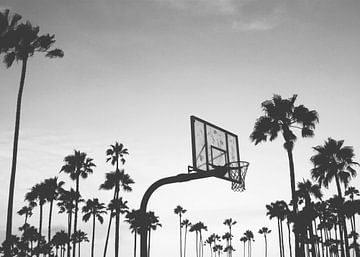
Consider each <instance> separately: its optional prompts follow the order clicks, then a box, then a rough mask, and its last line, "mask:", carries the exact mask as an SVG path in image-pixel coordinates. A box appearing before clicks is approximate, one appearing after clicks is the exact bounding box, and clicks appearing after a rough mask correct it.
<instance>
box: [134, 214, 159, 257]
mask: <svg viewBox="0 0 360 257" xmlns="http://www.w3.org/2000/svg"><path fill="white" fill-rule="evenodd" d="M139 215H140V222H141V223H140V226H139V227H140V233H141V232H142V231H143V229H145V230H146V231H147V234H148V235H147V238H148V242H147V247H148V249H147V253H148V255H147V257H150V243H151V230H156V229H157V228H158V227H161V226H162V225H161V223H160V220H159V217H158V216H156V215H155V213H154V212H152V211H149V212H147V213H146V214H145V216H144V215H142V214H141V212H140V211H139Z"/></svg>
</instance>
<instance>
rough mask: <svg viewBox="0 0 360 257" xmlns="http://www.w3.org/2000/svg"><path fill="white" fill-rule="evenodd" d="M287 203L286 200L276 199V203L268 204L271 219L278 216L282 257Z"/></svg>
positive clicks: (281, 253) (281, 254) (282, 253)
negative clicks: (283, 225) (283, 224)
mask: <svg viewBox="0 0 360 257" xmlns="http://www.w3.org/2000/svg"><path fill="white" fill-rule="evenodd" d="M285 204H286V203H285V202H284V201H276V202H275V203H270V204H268V205H266V209H267V210H268V211H267V213H266V215H267V216H269V218H270V219H272V218H277V222H278V233H279V249H280V257H283V256H284V236H283V227H282V221H283V220H284V219H285V213H286V208H285ZM290 253H291V249H290Z"/></svg>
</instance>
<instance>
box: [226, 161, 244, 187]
mask: <svg viewBox="0 0 360 257" xmlns="http://www.w3.org/2000/svg"><path fill="white" fill-rule="evenodd" d="M248 167H249V163H248V162H245V161H239V162H233V163H230V164H229V166H228V169H229V171H228V174H229V177H230V179H231V180H232V183H231V189H232V190H233V191H234V192H242V191H244V190H245V177H246V172H247V170H248Z"/></svg>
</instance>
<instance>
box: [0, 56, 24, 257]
mask: <svg viewBox="0 0 360 257" xmlns="http://www.w3.org/2000/svg"><path fill="white" fill-rule="evenodd" d="M26 64H27V57H26V58H24V59H23V60H22V67H21V77H20V87H19V91H18V96H17V102H16V117H15V130H14V144H13V156H12V163H11V175H10V185H9V199H8V210H7V222H6V241H7V242H9V240H10V237H11V235H12V212H13V204H14V189H15V174H16V162H17V152H18V142H19V130H20V112H21V100H22V93H23V90H24V85H25V74H26ZM4 253H5V256H6V257H8V256H10V244H8V243H7V244H5V245H4Z"/></svg>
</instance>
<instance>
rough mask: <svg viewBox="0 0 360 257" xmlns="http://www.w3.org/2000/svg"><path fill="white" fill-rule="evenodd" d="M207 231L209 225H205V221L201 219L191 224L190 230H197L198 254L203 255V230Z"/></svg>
mask: <svg viewBox="0 0 360 257" xmlns="http://www.w3.org/2000/svg"><path fill="white" fill-rule="evenodd" d="M202 230H205V231H207V227H206V226H205V225H204V223H203V222H201V221H199V222H197V223H195V224H194V225H192V226H191V228H190V230H189V231H190V232H195V234H196V256H197V257H202V255H203V251H204V250H203V240H202V233H201V231H202Z"/></svg>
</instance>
